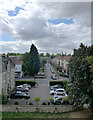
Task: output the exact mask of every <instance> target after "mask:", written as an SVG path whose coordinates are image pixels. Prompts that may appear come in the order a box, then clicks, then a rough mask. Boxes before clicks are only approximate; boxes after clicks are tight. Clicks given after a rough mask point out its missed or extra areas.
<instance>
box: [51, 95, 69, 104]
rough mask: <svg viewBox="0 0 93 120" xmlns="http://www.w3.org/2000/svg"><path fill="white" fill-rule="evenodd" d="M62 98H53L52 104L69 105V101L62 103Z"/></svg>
mask: <svg viewBox="0 0 93 120" xmlns="http://www.w3.org/2000/svg"><path fill="white" fill-rule="evenodd" d="M62 98H63V96H59V97H58V96H57V97H54V98H53V99H54V104H56V103H59V104H62V105H63V104H65V105H68V104H69V101H63V99H62Z"/></svg>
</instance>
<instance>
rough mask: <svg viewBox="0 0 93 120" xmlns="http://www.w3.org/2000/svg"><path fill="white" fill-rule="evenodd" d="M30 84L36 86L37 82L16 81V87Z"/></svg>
mask: <svg viewBox="0 0 93 120" xmlns="http://www.w3.org/2000/svg"><path fill="white" fill-rule="evenodd" d="M26 83H27V84H29V85H31V86H35V84H36V82H35V81H27V80H16V81H15V86H18V85H23V84H26Z"/></svg>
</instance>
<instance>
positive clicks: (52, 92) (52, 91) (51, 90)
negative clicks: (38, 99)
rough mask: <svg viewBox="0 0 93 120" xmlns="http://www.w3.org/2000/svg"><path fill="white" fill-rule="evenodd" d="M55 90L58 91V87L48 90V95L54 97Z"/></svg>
mask: <svg viewBox="0 0 93 120" xmlns="http://www.w3.org/2000/svg"><path fill="white" fill-rule="evenodd" d="M56 89H58V86H55V87H51V88H50V94H51V95H54V93H55V91H56Z"/></svg>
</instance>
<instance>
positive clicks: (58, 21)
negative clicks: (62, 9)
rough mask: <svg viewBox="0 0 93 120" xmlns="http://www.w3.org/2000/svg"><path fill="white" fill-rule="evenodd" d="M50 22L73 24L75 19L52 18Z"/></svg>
mask: <svg viewBox="0 0 93 120" xmlns="http://www.w3.org/2000/svg"><path fill="white" fill-rule="evenodd" d="M48 22H49V23H52V24H55V25H57V24H60V23H65V24H72V23H73V19H72V18H71V19H50V20H48Z"/></svg>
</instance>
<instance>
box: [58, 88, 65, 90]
mask: <svg viewBox="0 0 93 120" xmlns="http://www.w3.org/2000/svg"><path fill="white" fill-rule="evenodd" d="M56 90H65V89H63V88H58V89H56Z"/></svg>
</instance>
